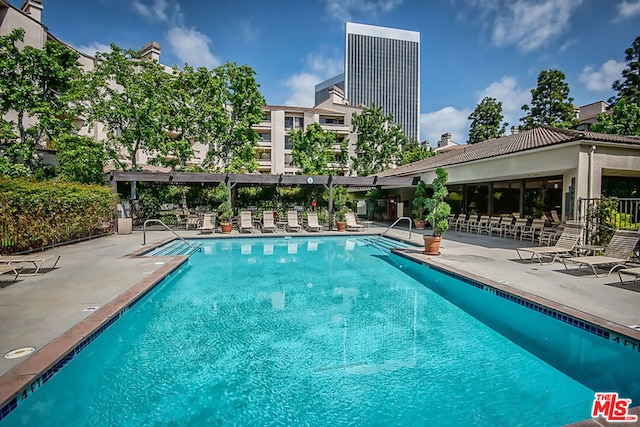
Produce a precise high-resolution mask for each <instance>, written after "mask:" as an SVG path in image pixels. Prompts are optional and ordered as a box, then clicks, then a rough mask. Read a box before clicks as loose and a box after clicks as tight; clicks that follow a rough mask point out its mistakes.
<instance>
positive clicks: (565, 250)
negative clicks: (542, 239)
mask: <svg viewBox="0 0 640 427" xmlns="http://www.w3.org/2000/svg"><path fill="white" fill-rule="evenodd" d="M582 231H583V227H582V225H581V224H580V223H578V222H567V224H566V225H565V227H564V229H563V230H562V234H561V235H560V237H558V240H557V241H556V243H555V244H554V245H553V246H534V247H530V248H518V249H516V252H517V254H518V257H519V258H520V259H521V260H524V258H522V255H521V254H520V252H528V253H530V254H531V257H530V258H529V259H532V258H533V257H536V259H537V260H538V262H539V263H540V264H542V259H543V258H551V263H553V262H555V260H556V259H557V258H558V257H559V256H561V255H569V254H571V253H572V252H573V250H574V249H575V247H576V245H577V244H578V241H579V240H580V236H582Z"/></svg>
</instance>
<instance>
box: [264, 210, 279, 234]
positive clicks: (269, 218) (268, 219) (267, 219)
mask: <svg viewBox="0 0 640 427" xmlns="http://www.w3.org/2000/svg"><path fill="white" fill-rule="evenodd" d="M276 231H278V227H276V222H275V219H274V215H273V211H263V212H262V232H263V233H266V232H269V233H275V232H276Z"/></svg>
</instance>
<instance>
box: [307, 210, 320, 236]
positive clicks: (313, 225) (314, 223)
mask: <svg viewBox="0 0 640 427" xmlns="http://www.w3.org/2000/svg"><path fill="white" fill-rule="evenodd" d="M322 230H323V228H322V226H321V225H320V223H319V222H318V213H317V212H308V213H307V231H322Z"/></svg>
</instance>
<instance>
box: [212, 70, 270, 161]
mask: <svg viewBox="0 0 640 427" xmlns="http://www.w3.org/2000/svg"><path fill="white" fill-rule="evenodd" d="M214 74H215V76H216V78H217V79H218V85H219V86H218V90H219V93H218V97H217V98H216V99H211V100H210V101H211V102H213V105H214V107H213V113H214V114H212V115H211V120H212V123H211V128H210V130H211V137H212V138H213V141H209V142H211V143H212V145H211V149H210V150H209V152H208V153H207V159H206V162H205V165H207V166H211V167H213V168H216V169H219V168H221V169H223V170H225V171H230V172H237V171H238V168H242V169H244V171H246V172H253V171H255V170H257V166H258V163H257V161H256V151H255V149H256V147H257V144H258V134H257V133H256V132H255V131H254V130H253V128H252V126H254V125H256V124H258V123H260V121H262V120H263V119H264V112H263V111H262V106H263V105H264V104H265V100H264V97H263V96H262V94H261V93H260V91H259V89H258V88H259V85H258V83H257V82H256V80H255V77H254V76H255V71H254V70H253V69H252V68H251V67H249V66H247V65H236V64H235V63H230V62H227V63H226V64H224V65H221V66H219V67H217V68H215V69H214ZM222 112H223V113H222Z"/></svg>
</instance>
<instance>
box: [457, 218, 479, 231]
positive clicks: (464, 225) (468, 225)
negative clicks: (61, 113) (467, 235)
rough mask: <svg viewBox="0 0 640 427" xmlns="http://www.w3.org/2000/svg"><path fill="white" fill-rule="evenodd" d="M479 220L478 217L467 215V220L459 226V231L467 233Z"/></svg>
mask: <svg viewBox="0 0 640 427" xmlns="http://www.w3.org/2000/svg"><path fill="white" fill-rule="evenodd" d="M479 220H480V215H469V218H468V219H467V220H466V221H464V222H463V223H462V224H460V231H463V230H464V231H467V232H469V231H470V230H471V229H472V228H473V227H475V225H476V224H477V223H478V221H479Z"/></svg>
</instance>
